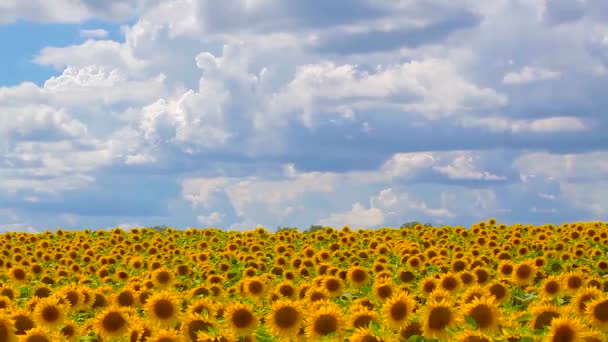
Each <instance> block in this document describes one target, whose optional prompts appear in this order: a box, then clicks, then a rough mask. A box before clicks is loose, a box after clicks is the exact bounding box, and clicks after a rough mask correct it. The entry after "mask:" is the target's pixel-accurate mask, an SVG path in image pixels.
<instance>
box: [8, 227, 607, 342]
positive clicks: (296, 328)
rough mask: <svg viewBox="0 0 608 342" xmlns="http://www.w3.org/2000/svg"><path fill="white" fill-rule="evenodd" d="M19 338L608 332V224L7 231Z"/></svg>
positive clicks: (12, 328)
mask: <svg viewBox="0 0 608 342" xmlns="http://www.w3.org/2000/svg"><path fill="white" fill-rule="evenodd" d="M0 251H1V255H0V342H4V341H27V342H47V341H131V342H137V341H153V342H173V341H185V342H190V341H353V342H363V341H365V342H372V341H468V342H473V341H509V342H513V341H529V342H531V341H560V342H561V341H581V342H592V341H593V342H596V341H597V342H601V341H607V340H608V335H607V333H608V296H607V295H606V291H608V278H607V277H608V224H606V223H602V222H587V223H571V224H562V225H542V226H532V225H512V226H507V225H504V224H497V223H496V220H495V219H490V220H488V222H480V223H478V224H475V225H473V226H472V227H470V228H466V229H465V228H463V227H460V226H458V227H448V226H444V227H422V226H420V225H419V226H416V227H414V228H411V229H410V228H402V229H392V228H382V229H376V230H365V229H360V230H351V229H350V228H349V227H343V228H341V229H335V228H332V227H325V228H324V229H320V230H318V231H315V232H305V233H302V232H299V231H298V230H295V229H292V230H283V231H279V232H277V233H269V232H267V231H266V230H265V229H264V228H256V229H254V230H251V231H248V232H233V231H228V232H226V231H223V230H220V229H195V228H191V229H187V230H183V231H182V230H176V229H171V228H169V229H167V230H166V231H163V232H159V231H155V230H153V229H149V228H135V229H132V230H130V231H124V230H122V229H119V228H115V229H112V230H110V231H106V230H98V231H95V230H89V229H86V230H83V231H65V230H61V229H58V230H57V231H55V232H51V231H47V232H45V233H40V234H29V233H5V234H2V235H0Z"/></svg>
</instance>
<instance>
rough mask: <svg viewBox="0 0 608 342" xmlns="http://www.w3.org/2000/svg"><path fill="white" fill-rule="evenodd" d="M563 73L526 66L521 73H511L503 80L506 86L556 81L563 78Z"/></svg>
mask: <svg viewBox="0 0 608 342" xmlns="http://www.w3.org/2000/svg"><path fill="white" fill-rule="evenodd" d="M561 75H562V74H561V72H559V71H553V70H549V69H545V68H540V67H530V66H525V67H523V68H522V69H521V70H519V71H511V72H509V73H507V74H506V75H505V77H503V79H502V83H504V84H525V83H532V82H538V81H547V80H554V79H557V78H560V77H561Z"/></svg>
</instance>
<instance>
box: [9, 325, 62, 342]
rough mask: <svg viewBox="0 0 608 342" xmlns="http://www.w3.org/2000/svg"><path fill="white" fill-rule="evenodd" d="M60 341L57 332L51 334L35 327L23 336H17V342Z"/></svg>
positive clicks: (46, 330) (44, 329)
mask: <svg viewBox="0 0 608 342" xmlns="http://www.w3.org/2000/svg"><path fill="white" fill-rule="evenodd" d="M55 341H61V337H60V336H59V334H58V333H57V332H52V331H50V330H48V329H46V328H43V327H35V328H33V329H30V330H28V332H27V333H26V334H25V335H21V336H19V342H55Z"/></svg>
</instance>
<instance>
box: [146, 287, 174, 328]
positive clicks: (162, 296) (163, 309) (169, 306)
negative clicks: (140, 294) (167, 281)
mask: <svg viewBox="0 0 608 342" xmlns="http://www.w3.org/2000/svg"><path fill="white" fill-rule="evenodd" d="M144 309H145V310H146V312H147V313H148V318H150V319H151V320H152V321H154V322H156V323H157V324H159V325H161V326H162V327H168V326H170V325H171V324H173V323H176V322H178V321H179V319H180V315H181V313H180V299H179V297H178V295H177V294H175V293H173V292H170V291H167V290H162V291H160V292H155V293H154V294H152V295H151V296H150V297H149V298H148V300H147V301H146V304H145V305H144Z"/></svg>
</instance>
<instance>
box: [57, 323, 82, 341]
mask: <svg viewBox="0 0 608 342" xmlns="http://www.w3.org/2000/svg"><path fill="white" fill-rule="evenodd" d="M59 332H60V333H61V335H62V336H63V337H65V338H66V339H67V340H68V341H70V342H73V341H77V340H78V338H79V337H80V328H79V327H78V325H77V324H76V322H74V321H72V320H68V321H67V322H66V323H64V325H63V327H61V329H59Z"/></svg>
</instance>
